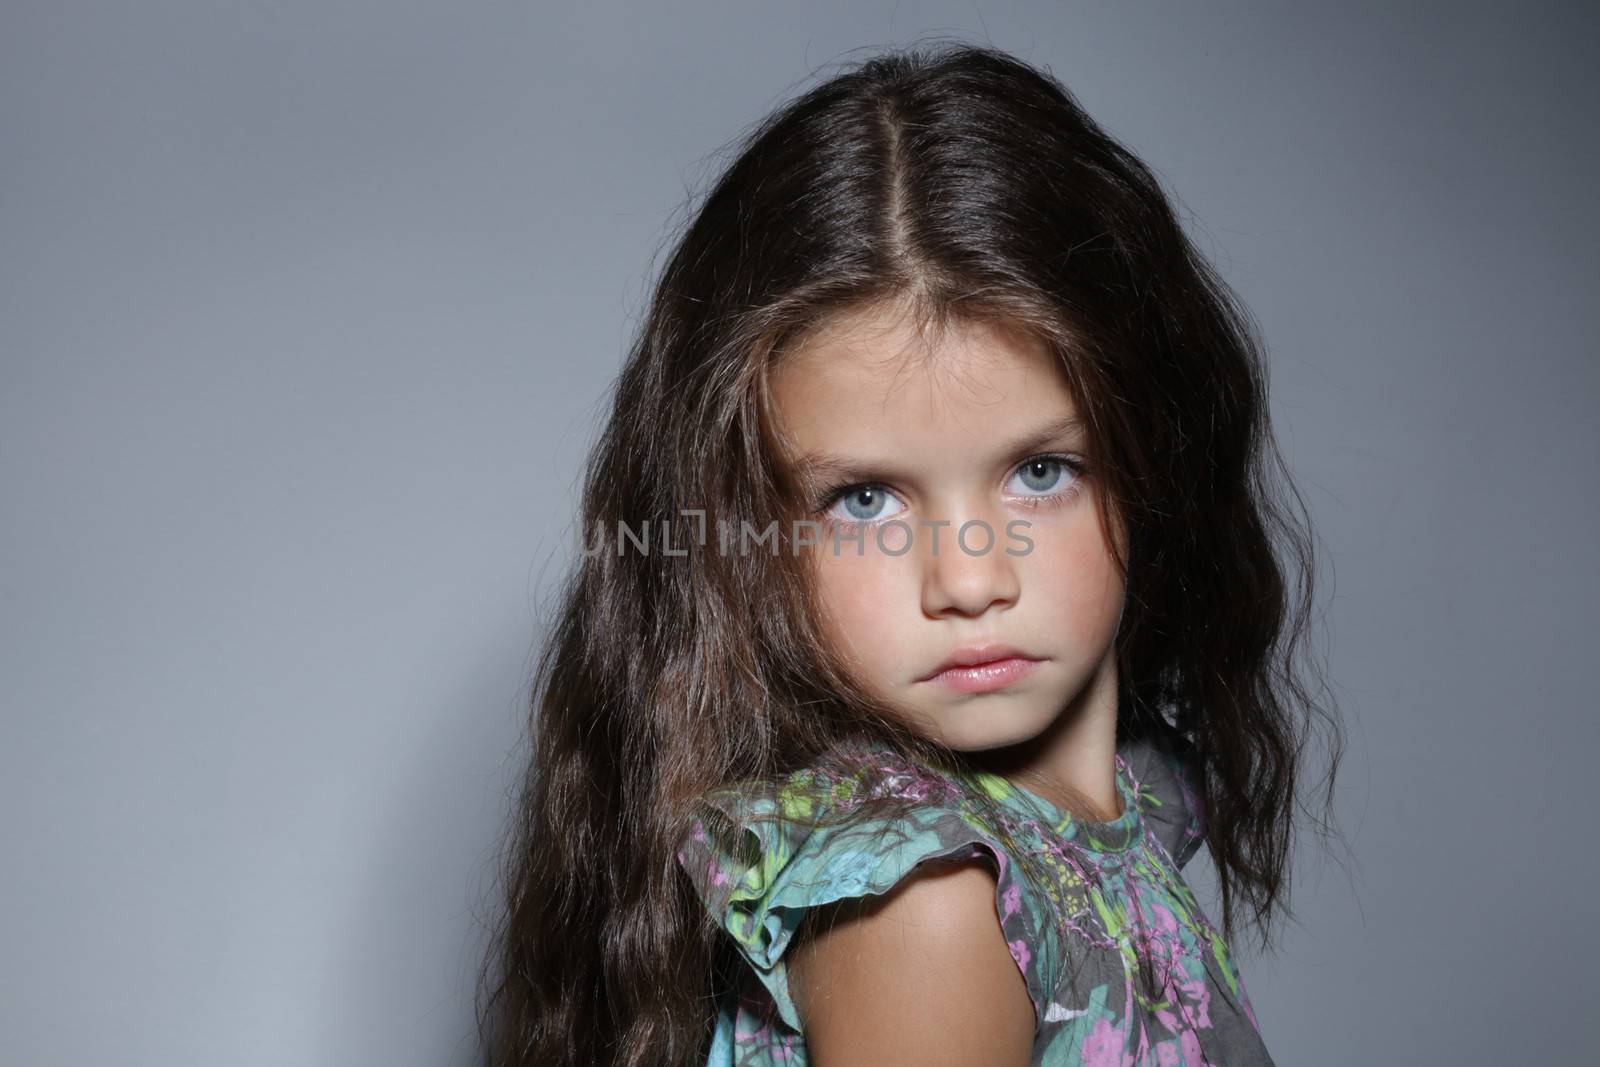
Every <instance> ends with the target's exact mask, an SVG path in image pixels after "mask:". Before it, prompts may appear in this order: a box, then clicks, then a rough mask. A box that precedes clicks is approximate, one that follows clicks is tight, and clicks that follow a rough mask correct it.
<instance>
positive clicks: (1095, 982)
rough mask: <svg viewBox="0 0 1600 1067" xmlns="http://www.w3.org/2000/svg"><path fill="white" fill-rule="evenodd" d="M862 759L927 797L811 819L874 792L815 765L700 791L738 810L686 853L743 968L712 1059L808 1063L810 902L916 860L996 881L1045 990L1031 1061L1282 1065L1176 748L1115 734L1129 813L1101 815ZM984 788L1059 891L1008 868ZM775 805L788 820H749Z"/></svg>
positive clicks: (982, 778)
mask: <svg viewBox="0 0 1600 1067" xmlns="http://www.w3.org/2000/svg"><path fill="white" fill-rule="evenodd" d="M865 758H866V759H868V760H870V761H872V764H873V765H874V767H875V769H876V771H877V772H878V773H877V774H876V775H874V776H873V780H874V781H876V782H878V783H879V784H878V786H877V787H876V788H877V789H878V790H879V792H880V793H885V792H886V793H889V794H892V795H895V796H900V797H905V798H909V799H911V800H914V801H916V802H917V806H916V807H915V808H914V809H913V811H912V814H911V815H909V816H908V817H905V818H902V819H899V820H896V821H894V822H892V823H890V822H887V821H885V820H883V819H881V818H872V817H866V816H863V817H862V818H859V819H846V820H845V821H844V822H843V823H842V824H841V825H836V826H822V827H816V828H812V827H810V826H808V825H806V820H807V819H808V818H809V817H810V816H811V815H812V814H813V813H814V807H815V805H818V804H825V805H830V806H832V807H835V808H838V809H839V810H840V812H841V813H847V812H848V811H849V810H850V809H852V808H854V807H856V806H859V804H860V803H861V802H862V800H863V799H865V796H866V790H864V789H863V788H861V787H860V779H861V776H860V775H855V776H845V777H843V778H840V779H833V778H826V777H823V776H821V775H820V774H818V773H814V772H812V771H810V770H806V771H799V772H796V773H795V774H794V775H791V776H790V777H789V778H788V779H787V780H785V782H784V783H782V788H781V789H780V790H779V791H778V793H777V797H776V799H775V800H774V799H773V798H772V797H770V796H762V795H759V794H757V793H755V792H754V791H750V792H748V793H747V792H745V791H741V790H739V789H738V788H735V787H727V786H725V787H722V788H721V789H718V790H713V791H712V792H710V793H708V794H706V795H705V796H704V797H703V798H702V800H703V801H704V802H705V803H707V804H709V805H710V806H712V807H714V808H716V809H717V810H718V811H719V812H720V813H721V814H722V815H723V816H725V817H726V818H725V819H722V820H715V821H708V820H707V819H706V818H705V816H704V814H701V815H698V816H697V817H696V818H694V819H693V820H692V821H691V823H690V828H689V831H688V833H687V834H686V835H685V837H684V839H683V841H682V843H681V845H680V847H679V849H678V852H677V859H678V862H679V864H680V866H681V867H682V868H683V870H684V871H685V873H686V874H687V875H688V877H689V879H690V881H691V882H693V884H694V887H695V891H696V892H697V894H698V895H699V897H700V899H701V901H702V902H703V903H704V904H705V907H706V908H707V910H708V911H709V913H710V914H711V916H712V917H713V918H714V919H715V920H716V922H717V924H718V925H719V926H720V927H721V929H722V930H724V931H726V933H727V934H728V936H729V937H730V938H731V939H732V943H733V944H734V945H735V946H736V947H737V950H738V953H739V955H740V956H741V957H742V958H743V961H744V962H745V963H747V964H748V966H741V968H740V971H739V975H738V981H737V983H736V984H735V985H734V987H733V988H731V989H729V990H727V991H726V992H725V993H724V996H723V1000H722V1002H721V1003H720V1004H719V1005H718V1010H717V1018H716V1022H715V1029H714V1031H713V1035H712V1041H711V1050H710V1055H709V1057H708V1059H707V1063H706V1067H772V1065H778V1064H782V1065H785V1067H803V1065H804V1064H806V1063H807V1062H808V1058H807V1054H806V1045H805V1034H804V1029H803V1024H802V1021H801V1019H800V1017H799V1013H798V1011H797V1010H796V1007H795V1004H794V1001H793V999H792V998H791V997H790V993H789V984H788V976H787V973H786V969H785V964H784V958H783V955H784V950H785V948H787V947H788V945H789V942H790V939H791V937H792V936H793V935H794V933H795V931H796V930H797V929H798V927H799V925H800V922H801V919H802V917H803V915H804V913H805V910H806V909H807V908H812V907H817V906H819V905H822V904H827V903H831V902H833V901H837V900H840V899H843V898H846V897H860V896H864V895H866V894H882V893H885V892H887V891H888V890H889V889H891V888H892V887H893V886H894V885H895V884H896V883H897V882H899V881H900V880H901V879H902V878H904V877H905V876H906V875H907V874H908V873H909V872H910V871H911V870H912V869H913V868H915V867H917V866H918V865H919V864H923V863H936V862H952V861H957V860H964V859H970V858H973V857H981V858H984V859H986V860H987V861H988V862H989V864H990V866H991V868H992V869H993V870H994V871H995V873H996V875H997V878H996V883H997V884H996V888H995V913H996V915H997V917H998V918H999V920H1000V927H1001V930H1002V931H1003V933H1004V935H1005V938H1006V941H1007V943H1008V945H1009V947H1010V949H1011V956H1012V958H1013V959H1014V960H1015V961H1016V964H1017V967H1018V969H1019V970H1020V971H1021V973H1022V977H1023V979H1024V980H1025V982H1026V984H1027V989H1028V995H1029V998H1030V999H1031V1000H1032V1002H1033V1008H1034V1019H1035V1023H1036V1025H1035V1032H1034V1044H1033V1053H1032V1058H1031V1062H1032V1063H1033V1064H1036V1065H1056V1067H1066V1065H1085V1067H1202V1065H1217V1067H1245V1065H1262V1064H1265V1065H1269V1067H1270V1065H1271V1064H1272V1062H1273V1061H1272V1058H1271V1056H1270V1055H1268V1053H1267V1050H1266V1047H1265V1045H1264V1043H1263V1041H1262V1038H1261V1034H1260V1032H1259V1028H1258V1026H1257V1024H1256V1018H1255V1012H1254V1010H1253V1009H1252V1007H1251V1005H1250V999H1249V997H1248V996H1247V995H1246V993H1245V989H1244V985H1243V982H1242V981H1241V978H1240V974H1239V969H1238V967H1237V965H1236V964H1235V963H1234V960H1233V956H1232V953H1231V952H1230V951H1229V948H1228V945H1227V944H1226V942H1225V941H1224V939H1223V937H1222V934H1221V933H1220V931H1218V930H1217V928H1216V927H1214V926H1213V925H1212V923H1211V921H1210V920H1209V919H1208V918H1207V917H1206V915H1205V914H1204V912H1203V911H1202V909H1201V908H1200V905H1199V904H1198V902H1197V901H1196V900H1195V897H1194V894H1193V893H1192V891H1191V890H1190V888H1189V886H1188V884H1187V883H1186V882H1185V881H1184V879H1183V876H1182V874H1181V873H1180V868H1181V867H1182V866H1183V865H1184V864H1185V863H1187V862H1188V860H1189V858H1190V857H1191V856H1192V855H1193V854H1194V853H1195V851H1196V850H1198V848H1199V847H1200V845H1201V844H1202V843H1203V841H1204V836H1205V823H1204V812H1203V810H1202V805H1201V803H1200V801H1199V797H1198V794H1197V791H1196V789H1195V788H1194V783H1193V780H1192V777H1191V775H1190V772H1189V771H1188V769H1187V767H1186V765H1185V764H1184V763H1183V762H1182V761H1180V760H1179V759H1178V758H1177V757H1176V756H1174V755H1173V753H1172V751H1170V750H1169V749H1166V748H1158V747H1156V746H1155V745H1153V744H1151V743H1149V742H1144V741H1138V742H1125V743H1123V744H1122V745H1121V746H1119V748H1118V750H1117V753H1116V787H1117V791H1118V793H1119V794H1120V796H1121V798H1122V803H1123V813H1122V815H1121V816H1119V817H1118V818H1116V819H1113V820H1110V821H1106V822H1089V821H1085V820H1080V819H1077V818H1074V817H1073V816H1070V815H1068V814H1066V813H1064V812H1062V811H1061V810H1060V809H1059V808H1057V807H1056V806H1055V805H1054V804H1052V803H1051V802H1050V801H1048V800H1046V799H1045V798H1044V797H1042V796H1039V795H1038V794H1036V793H1034V792H1032V791H1031V790H1028V789H1026V788H1024V787H1023V786H1020V785H1016V784H1013V783H1012V782H1010V781H1009V780H1007V779H1005V778H1003V777H1001V776H999V775H994V774H989V773H986V772H977V773H976V774H972V775H965V776H963V779H962V780H961V781H957V780H956V778H955V776H954V774H946V773H944V772H936V771H933V770H931V769H929V768H926V767H923V766H921V765H920V764H914V763H911V762H909V761H907V760H906V759H905V758H904V757H902V756H900V755H899V754H898V753H896V752H894V751H892V750H890V749H888V748H887V747H885V746H882V745H877V744H874V745H871V746H870V752H869V753H868V754H867V755H866V756H865ZM852 778H855V779H857V780H852ZM973 789H982V790H983V791H985V792H986V793H988V794H989V795H990V796H991V797H993V798H994V799H995V800H997V801H999V806H1000V808H1001V810H1002V811H1003V812H1004V813H1005V817H1006V818H1007V820H1008V829H1009V831H1010V832H1011V834H1012V835H1013V837H1014V839H1015V840H1017V841H1019V842H1021V843H1022V844H1023V846H1024V847H1026V848H1028V849H1029V850H1030V852H1032V853H1034V854H1036V855H1037V856H1038V857H1039V858H1040V860H1041V861H1042V863H1043V864H1044V866H1045V867H1046V869H1047V870H1048V871H1049V872H1050V877H1049V879H1048V881H1047V883H1046V884H1044V885H1035V884H1032V882H1031V880H1030V879H1028V878H1027V877H1026V876H1025V875H1024V871H1023V869H1022V868H1021V867H1020V866H1018V865H1016V864H1015V863H1014V862H1013V859H1012V857H1011V856H1010V855H1008V854H1007V851H1006V847H1005V846H1004V845H1003V844H1002V842H1001V840H1000V839H999V838H997V837H996V835H995V832H994V829H993V827H992V825H990V824H988V823H986V822H985V821H984V816H983V815H982V814H981V813H980V812H981V809H979V808H977V807H976V805H975V804H974V803H973V801H972V799H971V791H972V790H973ZM778 809H781V810H782V816H783V817H782V818H781V819H779V820H778V821H777V822H757V821H754V820H753V819H752V816H756V815H767V816H771V815H774V814H776V813H777V810H778ZM714 825H715V826H718V827H719V828H720V833H719V832H717V831H714V830H713V828H712V827H713V826H714ZM730 827H731V829H729V828H730ZM730 835H731V836H730ZM1069 969H1070V970H1071V971H1072V972H1074V973H1075V975H1076V980H1075V981H1073V982H1070V983H1069V982H1067V981H1066V979H1067V977H1068V973H1069ZM1144 975H1153V976H1154V978H1155V979H1156V981H1155V983H1154V984H1155V987H1156V989H1157V990H1158V992H1157V995H1155V996H1152V995H1151V994H1150V992H1149V989H1148V988H1147V985H1148V984H1149V983H1148V978H1147V977H1144ZM1072 990H1076V991H1077V996H1076V997H1073V996H1072Z"/></svg>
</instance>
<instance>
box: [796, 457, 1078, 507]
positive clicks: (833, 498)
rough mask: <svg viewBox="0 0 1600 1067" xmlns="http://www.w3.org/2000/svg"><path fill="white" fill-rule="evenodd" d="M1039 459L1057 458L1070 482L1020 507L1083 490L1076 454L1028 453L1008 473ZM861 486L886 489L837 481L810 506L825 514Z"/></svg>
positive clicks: (1027, 499) (1023, 501)
mask: <svg viewBox="0 0 1600 1067" xmlns="http://www.w3.org/2000/svg"><path fill="white" fill-rule="evenodd" d="M1040 460H1056V461H1058V462H1059V463H1060V464H1061V465H1062V466H1063V467H1065V468H1066V469H1067V470H1068V471H1070V472H1072V476H1073V477H1072V484H1071V485H1070V486H1068V487H1067V488H1066V489H1063V490H1061V491H1060V492H1058V493H1046V494H1044V495H1042V496H1025V497H1019V498H1018V502H1019V503H1021V504H1022V506H1023V507H1027V508H1037V507H1040V506H1042V505H1045V504H1053V503H1057V502H1059V501H1064V500H1070V499H1071V498H1073V497H1075V496H1077V495H1078V493H1080V492H1082V491H1083V476H1084V473H1085V471H1086V470H1087V467H1086V465H1085V464H1084V462H1083V460H1082V459H1080V458H1078V457H1077V456H1072V455H1068V454H1067V453H1065V452H1041V453H1040V454H1038V455H1037V456H1029V457H1028V458H1027V459H1025V460H1023V461H1022V462H1021V463H1018V464H1017V465H1016V466H1014V467H1012V468H1011V472H1012V473H1013V474H1015V473H1016V472H1017V471H1019V470H1021V469H1022V468H1023V467H1026V466H1028V465H1029V464H1030V463H1038V462H1039V461H1040ZM862 489H886V487H885V486H883V485H881V484H879V483H877V482H841V483H839V484H837V485H834V486H831V487H829V488H827V489H824V490H823V491H822V493H821V494H820V496H819V498H818V502H817V503H816V505H815V506H814V509H813V510H814V511H815V512H816V513H817V514H819V515H824V516H825V515H826V514H827V513H828V512H829V511H831V510H833V506H834V505H835V504H837V503H838V502H839V501H841V500H843V499H844V498H845V497H847V496H849V495H850V494H851V493H854V492H858V491H860V490H862ZM841 521H848V522H857V523H865V524H868V525H871V524H872V523H873V522H874V521H876V520H873V519H849V520H841Z"/></svg>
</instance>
